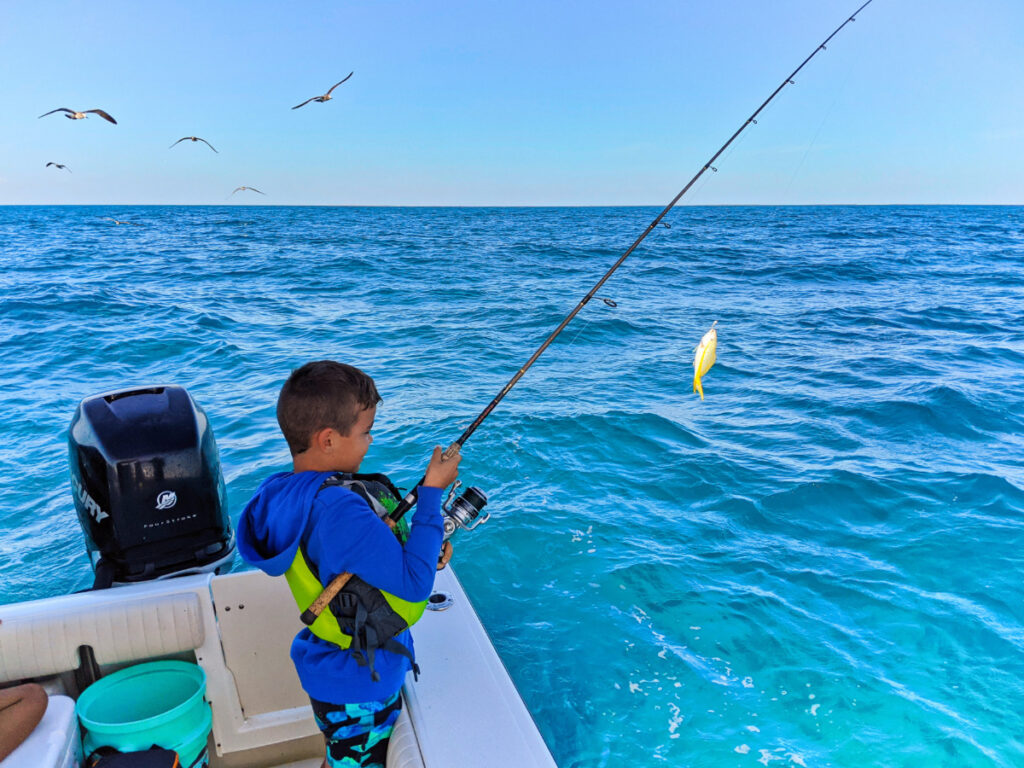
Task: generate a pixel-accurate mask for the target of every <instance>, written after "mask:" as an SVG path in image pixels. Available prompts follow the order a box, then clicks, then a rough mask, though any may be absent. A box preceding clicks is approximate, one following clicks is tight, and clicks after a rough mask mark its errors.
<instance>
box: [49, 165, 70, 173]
mask: <svg viewBox="0 0 1024 768" xmlns="http://www.w3.org/2000/svg"><path fill="white" fill-rule="evenodd" d="M51 165H52V166H54V167H55V168H63V169H64V170H65V171H67V172H68V173H71V169H70V168H68V167H67V166H66V165H61V164H60V163H47V164H46V167H47V168H49V167H50V166H51Z"/></svg>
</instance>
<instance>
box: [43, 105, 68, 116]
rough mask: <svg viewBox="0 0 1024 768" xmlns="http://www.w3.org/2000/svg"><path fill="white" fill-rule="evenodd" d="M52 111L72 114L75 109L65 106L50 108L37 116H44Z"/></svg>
mask: <svg viewBox="0 0 1024 768" xmlns="http://www.w3.org/2000/svg"><path fill="white" fill-rule="evenodd" d="M54 112H70V113H71V114H72V115H73V114H75V110H73V109H68V108H67V107H57V108H56V109H51V110H50V111H49V112H47V113H45V114H42V115H40V116H39V117H46V115H52V114H53V113H54Z"/></svg>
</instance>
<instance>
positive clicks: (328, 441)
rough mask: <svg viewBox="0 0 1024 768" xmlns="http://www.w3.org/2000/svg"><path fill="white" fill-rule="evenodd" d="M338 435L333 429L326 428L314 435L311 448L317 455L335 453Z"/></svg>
mask: <svg viewBox="0 0 1024 768" xmlns="http://www.w3.org/2000/svg"><path fill="white" fill-rule="evenodd" d="M338 437H339V435H338V433H337V431H336V430H335V429H334V428H333V427H324V428H323V429H319V430H317V431H316V432H314V433H313V439H312V440H311V441H310V448H312V449H313V450H314V451H316V452H317V453H333V452H334V449H335V448H336V447H337V445H338Z"/></svg>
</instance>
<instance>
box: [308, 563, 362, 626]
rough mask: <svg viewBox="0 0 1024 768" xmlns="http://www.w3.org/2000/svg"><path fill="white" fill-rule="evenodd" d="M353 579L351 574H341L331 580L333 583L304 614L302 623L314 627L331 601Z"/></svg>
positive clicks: (325, 588)
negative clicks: (314, 623)
mask: <svg viewBox="0 0 1024 768" xmlns="http://www.w3.org/2000/svg"><path fill="white" fill-rule="evenodd" d="M351 578H352V574H351V573H339V574H338V575H337V576H335V577H334V578H333V579H331V583H330V584H328V585H327V586H326V587H324V591H323V592H321V593H320V595H319V596H318V597H317V599H316V600H314V601H313V603H312V605H310V606H309V608H307V609H306V610H305V611H303V612H302V617H301V618H302V623H303V624H305V625H306V626H307V627H309V626H312V624H313V622H314V621H316V620H317V619H318V618H320V614H321V613H323V612H324V608H326V607H327V606H328V605H329V604H330V602H331V600H333V599H334V598H335V596H336V595H337V594H338V593H339V592H341V590H342V589H343V588H344V586H345V585H346V584H348V581H349V579H351Z"/></svg>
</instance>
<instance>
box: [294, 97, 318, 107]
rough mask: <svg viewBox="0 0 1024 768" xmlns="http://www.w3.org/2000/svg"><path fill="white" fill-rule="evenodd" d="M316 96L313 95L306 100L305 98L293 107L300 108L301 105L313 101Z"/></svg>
mask: <svg viewBox="0 0 1024 768" xmlns="http://www.w3.org/2000/svg"><path fill="white" fill-rule="evenodd" d="M315 98H316V96H312V97H310V98H308V99H306V100H305V101H304V102H302V103H301V104H296V105H295V106H294V107H292V109H298V108H299V107H304V106H306V105H307V104H309V102H311V101H312V100H313V99H315Z"/></svg>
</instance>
